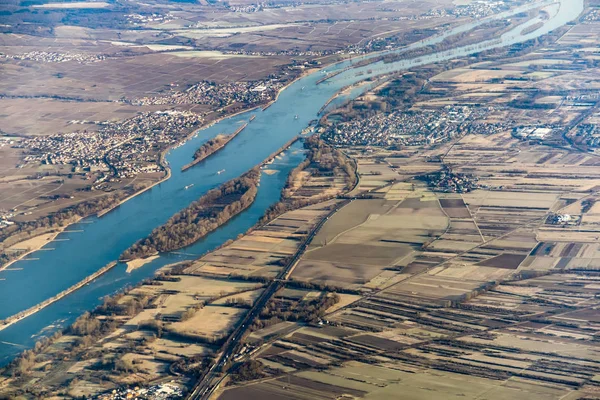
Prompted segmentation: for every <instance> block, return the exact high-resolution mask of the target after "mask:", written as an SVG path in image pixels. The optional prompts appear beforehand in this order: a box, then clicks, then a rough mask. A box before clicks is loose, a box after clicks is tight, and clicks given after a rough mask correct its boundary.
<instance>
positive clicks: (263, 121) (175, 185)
mask: <svg viewBox="0 0 600 400" xmlns="http://www.w3.org/2000/svg"><path fill="white" fill-rule="evenodd" d="M540 4H549V2H548V1H542V2H537V3H530V4H528V5H526V6H523V7H521V8H520V9H518V10H515V11H512V12H507V13H502V14H499V15H497V16H495V17H494V18H508V17H510V16H511V15H514V14H516V13H517V12H521V11H525V10H528V9H531V8H534V7H535V6H539V5H540ZM555 4H556V5H554V6H548V7H547V9H546V10H547V11H548V12H549V13H550V18H549V19H548V20H545V21H543V22H544V25H543V26H542V27H541V28H539V29H537V30H535V31H533V32H531V33H529V34H527V35H521V32H522V30H523V29H524V28H525V27H526V26H531V25H533V24H535V23H537V22H538V21H539V20H537V19H534V20H532V21H530V22H528V23H527V24H524V25H522V26H520V27H517V28H516V29H514V30H513V31H510V32H508V33H506V34H504V35H503V36H502V37H501V38H495V39H492V40H487V41H484V42H481V43H479V44H477V45H470V46H464V47H460V48H456V49H453V50H448V51H440V52H437V53H435V54H433V55H428V56H422V57H417V58H415V59H407V60H400V61H397V62H393V63H389V64H384V63H383V62H378V63H374V64H371V65H369V66H365V67H360V68H352V69H347V70H345V71H344V72H342V73H341V74H339V75H337V76H335V77H333V78H331V79H328V80H327V81H325V82H323V83H321V84H319V85H316V82H317V81H318V80H319V79H321V78H322V77H323V76H324V75H323V72H317V73H314V74H311V75H308V76H306V77H304V78H302V79H300V80H298V81H296V82H295V83H293V84H292V85H290V86H289V87H288V88H287V89H286V90H284V91H283V92H282V93H281V94H280V96H279V98H278V100H277V101H276V102H275V103H274V104H273V105H272V106H271V107H269V108H267V109H266V110H265V111H262V110H258V111H253V112H249V113H245V114H240V115H237V116H234V117H231V118H228V119H225V120H223V121H221V122H219V123H217V124H214V125H213V126H210V127H208V128H205V129H203V130H201V131H199V132H198V135H197V136H196V137H194V138H192V139H191V140H189V141H188V142H186V143H185V144H184V145H183V146H181V147H178V148H176V149H173V150H171V152H170V153H169V154H168V155H167V160H168V161H169V163H170V165H171V168H172V176H171V178H170V179H169V180H167V181H165V182H163V183H161V184H160V185H157V186H155V187H154V188H152V189H151V190H148V191H146V192H144V193H143V194H141V195H139V196H136V197H134V198H133V199H131V200H129V201H128V202H126V203H125V204H123V205H121V206H120V207H119V208H117V209H115V210H114V211H112V212H110V213H108V214H106V215H104V216H103V217H101V218H96V217H91V218H87V219H85V220H83V221H82V222H81V223H78V224H75V225H72V226H70V227H69V229H68V231H66V232H64V233H62V234H61V235H59V236H58V238H57V239H59V240H57V241H53V242H51V243H49V244H48V245H46V248H45V249H43V250H42V251H38V252H35V253H33V254H31V255H30V256H29V258H30V260H22V261H19V262H17V263H15V264H13V265H12V266H11V268H10V269H9V270H5V271H2V272H0V319H2V318H6V317H8V316H10V315H13V314H15V313H17V312H19V311H22V310H25V309H27V308H29V307H31V306H33V305H35V304H37V303H39V302H41V301H43V300H45V299H47V298H50V297H52V296H54V295H56V294H57V293H59V292H60V291H62V290H64V289H66V288H68V287H70V286H71V285H73V284H75V283H77V282H79V281H81V280H82V279H83V278H84V277H86V276H88V275H90V274H92V273H93V272H95V271H97V270H98V269H99V268H101V267H102V266H104V265H106V264H108V263H109V262H111V261H113V260H115V259H117V258H118V256H119V255H120V254H121V253H122V252H123V251H124V250H125V249H126V248H128V247H129V246H130V245H131V244H132V243H134V242H135V241H136V240H138V239H139V238H141V237H144V236H146V235H148V234H149V233H150V232H151V231H152V229H153V228H155V227H156V226H159V225H161V224H163V223H164V222H165V221H166V220H168V219H169V217H171V216H172V215H173V214H175V213H176V212H177V211H179V210H181V209H182V208H185V207H186V206H187V205H189V203H191V202H192V201H194V200H196V199H198V198H199V197H200V196H201V195H202V194H204V193H206V192H207V191H208V190H210V189H212V188H214V187H217V186H219V185H220V184H222V183H223V182H225V181H227V180H229V179H232V178H234V177H237V176H239V175H241V174H242V173H244V172H246V171H247V170H249V169H250V168H252V167H253V166H255V165H257V164H259V163H260V162H261V161H263V160H264V159H265V158H266V157H268V155H269V154H272V153H273V152H274V151H276V150H277V149H279V148H280V147H281V146H282V145H284V144H285V143H286V142H287V141H289V140H290V139H291V138H293V137H294V136H296V135H297V134H299V133H300V131H301V130H302V129H303V128H305V127H306V126H308V124H309V122H310V121H311V120H313V119H315V118H317V114H318V112H319V109H320V108H321V107H322V106H323V104H325V103H326V102H327V100H328V99H329V98H331V97H332V96H333V95H334V94H335V93H337V92H338V91H339V90H340V89H342V88H343V87H345V86H347V85H351V84H354V83H356V82H358V81H360V80H362V79H365V78H366V77H368V76H376V75H381V74H385V73H390V72H394V71H401V70H405V69H408V68H411V67H416V66H419V65H424V64H429V63H432V62H440V61H444V60H449V59H453V58H457V57H461V56H466V55H469V54H473V53H476V52H479V51H482V50H486V49H492V48H496V47H501V46H506V45H510V44H514V43H517V42H522V41H525V40H529V39H533V38H535V37H538V36H540V35H543V34H545V33H548V32H550V31H551V30H553V29H556V28H558V27H560V26H562V25H564V24H566V23H567V22H569V21H572V20H574V19H575V18H577V16H578V15H579V14H580V13H581V12H582V11H583V0H561V2H560V3H555ZM488 20H489V19H488ZM486 21H487V20H480V21H477V22H473V23H470V24H465V25H462V26H460V27H458V28H455V29H453V30H448V31H446V32H445V33H443V34H441V35H439V36H436V37H432V38H430V39H427V40H424V41H421V42H418V43H416V44H413V45H411V46H408V47H407V48H405V49H400V50H396V51H390V52H388V53H393V52H397V53H402V52H403V51H406V50H410V49H415V48H419V47H422V46H427V45H431V44H435V43H439V42H440V41H442V40H443V39H444V38H445V37H448V36H450V35H452V34H455V33H458V32H461V31H465V30H469V29H472V28H473V27H475V26H478V25H480V24H481V23H483V22H486ZM380 54H381V53H380ZM368 57H373V56H361V57H360V59H365V58H368ZM351 65H352V63H350V62H349V61H344V62H341V63H338V64H336V65H335V66H331V67H328V68H327V72H335V71H339V70H344V69H346V68H348V67H350V66H351ZM358 94H359V93H358V92H356V91H354V92H353V96H356V95H358ZM252 115H255V116H256V118H255V119H254V120H253V121H252V122H251V123H250V124H249V125H248V126H247V127H246V129H244V130H243V131H242V132H241V133H240V134H239V135H238V136H236V137H235V138H234V139H233V140H232V141H231V142H230V143H229V144H228V145H227V146H225V148H224V149H223V150H222V151H220V152H219V153H217V154H216V155H214V156H212V157H210V158H209V159H208V160H206V161H204V162H202V163H200V164H198V165H196V166H195V167H193V168H191V169H189V170H187V171H185V172H181V171H180V169H181V167H182V166H183V165H184V164H186V163H188V162H189V161H190V160H191V159H192V155H193V153H194V151H195V150H196V149H197V148H198V147H199V146H200V145H201V144H202V143H204V142H205V141H207V140H208V139H210V138H212V137H214V136H216V135H217V134H219V133H232V132H234V131H235V130H236V129H237V128H238V127H239V126H240V125H242V124H243V123H245V122H247V121H248V120H249V118H250V117H251V116H252ZM296 115H297V116H298V118H297V119H296V118H295V116H296ZM300 149H301V145H300V144H295V145H294V146H293V148H292V149H290V151H288V152H286V155H285V156H284V157H282V158H280V159H278V160H277V161H276V162H275V163H273V164H272V165H271V168H273V169H276V170H278V171H279V172H278V173H276V174H273V175H267V174H263V176H262V178H261V184H260V187H259V191H258V195H257V199H256V201H255V203H254V204H253V205H252V206H251V207H250V208H249V209H247V210H246V211H244V212H242V213H241V214H240V215H239V216H237V217H236V218H234V219H232V220H231V221H229V223H227V224H226V225H224V226H222V227H220V228H219V229H217V230H216V231H214V232H213V233H211V234H209V235H207V236H206V237H205V238H204V239H203V240H201V241H199V242H198V243H196V244H194V245H192V246H190V247H188V248H186V249H183V250H181V251H178V252H175V253H173V254H163V255H161V257H160V258H158V259H156V260H154V261H152V262H151V263H148V264H146V265H144V266H143V267H141V268H139V269H137V270H135V271H133V272H132V273H126V272H125V266H124V265H122V264H119V265H117V266H116V267H115V268H113V269H112V270H110V271H109V272H108V273H106V274H104V275H102V276H101V277H99V278H98V279H96V280H94V281H93V282H91V283H90V284H88V285H86V286H85V287H83V288H82V289H80V290H78V291H76V292H75V293H73V294H71V295H69V296H66V297H65V298H63V299H61V300H59V301H57V302H56V303H54V304H52V305H50V306H48V307H46V308H45V309H43V310H41V311H40V312H38V313H36V314H34V315H32V316H30V317H28V318H26V319H24V320H22V321H20V322H18V323H16V324H14V325H12V326H10V327H8V328H7V329H5V330H3V331H0V365H2V364H3V363H6V362H8V361H9V360H10V359H11V358H12V357H14V356H15V355H16V354H17V353H19V352H20V351H22V350H23V349H25V348H28V347H31V346H32V345H33V344H34V343H35V341H36V340H37V339H38V338H39V336H40V335H43V334H48V333H51V332H53V331H54V330H56V329H58V328H60V327H63V326H65V325H68V324H70V323H71V322H72V321H73V320H74V319H75V318H76V317H77V316H78V315H80V314H81V313H82V312H84V311H85V310H90V309H92V308H94V307H95V306H96V305H98V304H99V303H100V301H101V298H102V297H103V296H106V295H108V294H111V293H114V292H115V291H117V290H119V289H122V288H124V287H126V286H128V285H133V284H135V283H137V282H139V281H141V280H142V279H144V278H146V277H149V276H151V275H152V274H153V273H154V271H156V269H158V268H160V267H162V266H164V265H167V264H170V263H173V262H176V261H181V260H185V259H194V258H196V257H197V256H199V255H200V254H203V253H205V252H206V251H209V250H211V249H213V248H215V247H217V246H218V245H220V244H222V243H223V242H225V241H226V240H228V239H232V238H235V237H236V236H237V235H238V234H240V233H243V232H245V231H246V230H247V229H248V228H250V227H251V226H252V225H254V224H255V223H256V221H257V220H258V218H259V217H260V216H262V214H263V213H264V211H265V210H266V208H268V207H269V205H271V204H273V203H275V202H276V201H278V199H279V194H280V191H281V188H282V187H283V185H284V183H285V180H286V178H287V173H288V172H289V170H290V169H291V168H293V167H294V166H295V165H297V164H298V163H299V162H300V161H301V160H302V159H303V154H302V152H301V151H300ZM217 171H223V172H222V173H217ZM191 184H193V186H191V187H190V188H189V189H187V190H186V189H184V187H185V186H187V185H191ZM49 249H52V250H49ZM2 279H4V280H2Z"/></svg>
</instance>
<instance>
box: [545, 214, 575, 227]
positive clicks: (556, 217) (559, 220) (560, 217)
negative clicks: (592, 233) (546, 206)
mask: <svg viewBox="0 0 600 400" xmlns="http://www.w3.org/2000/svg"><path fill="white" fill-rule="evenodd" d="M572 221H573V217H572V216H571V215H569V214H551V215H550V216H548V219H547V222H548V223H549V224H552V225H563V224H568V223H570V222H572Z"/></svg>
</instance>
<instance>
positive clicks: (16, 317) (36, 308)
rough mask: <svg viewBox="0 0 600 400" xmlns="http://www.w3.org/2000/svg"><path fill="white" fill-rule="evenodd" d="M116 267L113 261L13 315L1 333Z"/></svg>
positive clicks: (1, 328)
mask: <svg viewBox="0 0 600 400" xmlns="http://www.w3.org/2000/svg"><path fill="white" fill-rule="evenodd" d="M115 265H117V262H116V261H113V262H111V263H109V264H107V265H105V266H104V267H102V268H100V269H99V270H98V271H96V272H94V273H93V274H91V275H89V276H88V277H86V278H85V279H83V280H81V281H79V282H77V283H76V284H74V285H73V286H71V287H70V288H68V289H65V290H63V291H62V292H60V293H59V294H57V295H56V296H54V297H51V298H49V299H47V300H44V301H42V302H41V303H38V304H36V305H35V306H33V307H30V308H28V309H27V310H24V311H21V312H20V313H17V314H15V315H12V316H10V317H8V318H6V319H5V320H3V321H0V331H1V330H3V329H6V328H8V327H9V326H11V325H12V324H15V323H17V322H19V321H20V320H22V319H24V318H27V317H29V316H31V315H33V314H35V313H36V312H38V311H40V310H42V309H44V308H45V307H48V306H49V305H50V304H52V303H54V302H56V301H58V300H60V299H62V298H63V297H65V296H67V295H69V294H71V293H73V292H74V291H76V290H78V289H81V288H82V287H83V286H84V285H86V284H88V283H90V282H91V281H93V280H94V279H96V278H98V277H99V276H100V275H102V274H104V273H105V272H107V271H108V270H110V269H111V268H113V267H114V266H115Z"/></svg>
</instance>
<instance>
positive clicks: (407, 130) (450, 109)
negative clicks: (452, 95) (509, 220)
mask: <svg viewBox="0 0 600 400" xmlns="http://www.w3.org/2000/svg"><path fill="white" fill-rule="evenodd" d="M491 110H494V107H477V108H472V107H468V106H445V107H443V108H442V109H439V110H418V111H394V112H391V113H389V114H385V113H378V114H376V115H374V116H371V117H368V118H364V119H363V118H357V119H353V120H351V121H349V122H340V123H335V124H333V125H332V126H331V127H330V128H329V129H328V130H327V132H325V134H324V136H323V137H324V138H325V139H326V140H327V141H328V142H329V143H331V144H333V145H335V146H422V145H425V144H436V143H443V142H446V141H448V140H450V139H452V138H453V137H456V136H458V135H462V134H464V133H477V134H483V135H490V134H493V133H497V132H500V131H501V130H503V129H506V127H507V126H508V125H507V124H506V123H489V124H483V123H481V121H482V120H483V119H485V116H486V115H487V113H488V112H489V111H491Z"/></svg>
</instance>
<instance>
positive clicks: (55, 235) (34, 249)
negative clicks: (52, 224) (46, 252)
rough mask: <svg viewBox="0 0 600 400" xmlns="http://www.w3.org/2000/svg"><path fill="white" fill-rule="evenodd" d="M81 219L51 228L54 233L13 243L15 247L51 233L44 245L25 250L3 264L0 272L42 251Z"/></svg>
mask: <svg viewBox="0 0 600 400" xmlns="http://www.w3.org/2000/svg"><path fill="white" fill-rule="evenodd" d="M82 219H83V217H78V218H76V220H75V221H73V222H71V223H69V224H67V225H65V226H62V227H58V228H52V229H53V230H56V231H55V232H47V233H40V234H39V235H35V236H33V237H30V238H28V239H25V240H21V241H20V242H17V243H15V244H13V246H15V245H17V244H19V243H23V242H25V241H27V240H30V239H33V238H36V237H38V236H42V235H46V234H50V233H52V236H51V237H50V239H48V240H47V241H46V243H43V244H42V245H41V246H34V247H33V248H31V249H30V250H27V251H26V252H25V253H23V254H21V255H19V256H18V257H17V258H15V259H14V260H10V261H9V262H7V263H6V264H4V265H1V266H0V272H2V271H4V270H6V269H7V268H8V267H10V266H11V265H12V264H14V263H16V262H17V261H21V260H22V259H24V258H25V257H27V256H28V255H30V254H32V253H35V252H36V251H39V250H41V249H42V248H43V247H44V246H45V245H47V244H48V243H51V242H53V241H54V240H55V239H56V237H57V236H58V235H60V234H61V233H63V232H64V231H66V230H67V228H68V227H69V226H71V225H73V224H76V223H78V222H79V221H81V220H82ZM11 247H12V246H11Z"/></svg>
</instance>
